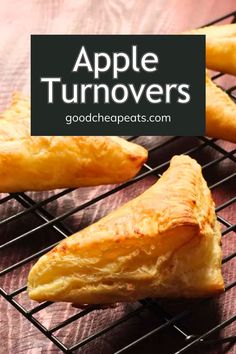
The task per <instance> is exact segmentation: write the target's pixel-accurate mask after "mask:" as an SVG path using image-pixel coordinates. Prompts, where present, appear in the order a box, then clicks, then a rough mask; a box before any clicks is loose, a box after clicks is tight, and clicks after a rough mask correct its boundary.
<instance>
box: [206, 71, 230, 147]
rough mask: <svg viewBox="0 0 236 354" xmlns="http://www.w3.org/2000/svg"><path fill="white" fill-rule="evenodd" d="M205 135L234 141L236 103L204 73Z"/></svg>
mask: <svg viewBox="0 0 236 354" xmlns="http://www.w3.org/2000/svg"><path fill="white" fill-rule="evenodd" d="M206 135H208V136H211V137H213V138H220V139H225V140H229V141H232V142H235V143H236V104H235V103H234V102H233V101H232V100H231V99H230V98H229V96H228V95H227V94H226V93H225V92H224V91H222V90H221V89H220V88H219V87H217V86H216V85H215V84H214V82H213V81H212V80H211V79H210V78H209V77H208V75H206Z"/></svg>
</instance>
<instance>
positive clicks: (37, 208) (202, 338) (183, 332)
mask: <svg viewBox="0 0 236 354" xmlns="http://www.w3.org/2000/svg"><path fill="white" fill-rule="evenodd" d="M224 19H230V20H231V22H236V12H234V13H231V14H229V15H227V16H224V17H222V18H220V19H218V20H215V21H213V22H211V24H214V23H217V22H220V21H222V20H224ZM222 75H223V74H218V75H216V76H215V77H214V78H215V79H217V78H219V77H220V76H222ZM226 92H227V93H228V94H229V96H230V97H231V98H232V99H233V100H235V101H236V86H234V87H231V88H229V89H227V90H226ZM135 139H137V137H130V138H129V140H135ZM182 139H183V138H181V137H172V138H168V139H167V140H165V141H164V142H161V143H158V144H157V145H156V146H153V147H152V148H151V149H150V153H153V152H155V151H156V150H157V149H158V151H159V153H160V152H161V151H162V149H165V148H166V147H168V146H171V144H173V143H175V144H176V143H177V144H178V143H179V142H181V140H182ZM195 141H197V144H194V145H193V146H190V148H189V149H188V150H187V151H184V152H183V153H185V154H188V155H192V154H195V153H199V152H202V151H204V150H205V149H207V148H211V149H212V150H214V151H216V152H217V153H218V157H217V158H215V159H213V160H211V161H209V162H207V163H205V164H203V166H202V167H203V172H204V173H205V172H207V171H208V170H209V169H210V168H212V167H214V166H218V165H219V164H221V163H223V162H224V161H225V160H227V159H229V160H231V161H232V162H234V163H235V162H236V156H235V153H236V149H234V150H231V151H226V150H225V149H224V148H222V147H221V145H220V144H218V141H217V140H216V139H208V138H206V137H198V138H196V140H195ZM168 164H169V160H168V161H167V160H166V161H164V162H163V163H161V164H159V165H157V166H153V163H150V161H149V160H148V162H147V163H146V164H145V166H144V170H143V171H142V172H141V173H140V174H139V175H138V176H137V177H135V178H134V179H132V180H131V181H128V182H126V183H123V184H122V185H118V186H116V187H114V188H112V189H110V190H108V191H105V192H104V193H102V194H100V195H98V196H96V197H95V198H93V199H92V200H90V201H86V202H84V203H82V204H81V205H78V206H75V207H73V208H71V209H70V210H68V211H66V212H64V213H62V214H60V215H59V216H54V215H52V213H50V212H49V211H48V210H46V206H47V205H48V204H50V203H52V202H54V201H57V200H59V199H61V198H64V197H65V196H67V195H70V194H71V193H73V191H74V190H73V189H66V190H63V191H60V192H58V193H56V194H53V195H51V196H49V197H47V198H46V199H43V200H41V201H35V200H34V199H33V197H31V196H29V195H28V194H26V193H14V194H9V195H5V196H3V197H2V199H0V205H2V207H3V206H4V205H5V204H6V203H8V202H10V201H12V200H15V201H17V202H18V203H20V204H21V206H22V207H23V208H22V210H20V211H18V212H17V213H16V214H13V215H10V216H8V217H7V218H5V219H3V220H1V221H0V227H4V226H7V225H9V224H10V223H13V222H18V221H19V220H20V219H21V218H23V217H25V216H27V215H29V214H30V215H34V216H36V217H37V218H38V220H39V225H37V226H36V227H33V228H30V229H29V230H27V231H25V232H24V233H22V234H20V235H18V236H16V237H14V238H12V239H10V240H8V241H7V242H5V243H3V244H1V245H0V251H1V252H4V250H6V249H7V248H8V247H10V246H12V247H15V245H17V243H18V242H20V241H24V240H30V237H31V236H32V235H34V234H35V233H36V232H38V231H43V230H45V231H48V230H51V231H52V232H54V233H56V234H57V235H58V239H62V238H65V237H68V236H69V235H70V234H71V233H72V231H71V230H69V229H68V227H66V226H65V224H64V221H65V220H66V219H67V218H68V217H70V216H71V215H74V214H75V213H77V212H79V211H82V210H85V209H86V208H88V207H90V206H92V205H94V204H95V203H97V202H99V201H102V200H104V199H105V198H107V197H109V196H111V195H113V194H115V193H117V192H118V191H121V190H123V189H125V188H127V187H128V186H131V185H134V184H135V183H137V182H138V181H140V180H143V179H145V178H147V177H148V176H151V175H153V176H155V178H158V174H159V173H160V172H161V171H162V170H163V169H165V168H166V167H168ZM235 178H236V173H234V172H233V173H232V174H229V175H227V176H224V177H223V178H222V179H220V180H218V181H214V183H212V184H210V189H211V190H214V189H215V188H219V187H221V186H223V187H224V186H225V185H226V184H227V183H230V182H231V183H232V181H234V180H235ZM235 202H236V197H235V196H230V197H229V199H228V200H227V201H225V202H224V203H223V204H221V205H218V206H217V207H216V212H217V213H219V212H221V211H223V210H224V209H225V208H227V207H229V206H231V205H232V204H233V203H235ZM217 217H218V220H219V221H220V223H221V224H222V225H223V226H224V231H223V236H224V237H226V236H227V235H229V234H230V233H231V232H235V231H236V225H233V224H232V223H231V222H230V221H229V220H226V219H225V218H223V217H222V216H221V215H219V214H217ZM55 244H56V243H53V244H50V245H47V246H46V247H43V248H42V249H40V250H38V251H36V252H34V253H33V254H30V255H28V256H27V257H25V258H24V259H22V260H19V261H18V262H16V263H13V264H10V265H7V266H6V267H5V268H3V269H1V270H0V276H1V277H3V276H5V275H8V276H11V274H13V272H14V271H15V270H17V269H18V268H19V267H21V266H26V265H27V264H29V263H30V262H31V261H32V260H36V259H37V258H38V257H39V256H41V255H42V254H44V253H45V252H47V251H48V250H50V249H51V248H52V247H54V246H55ZM234 257H236V250H235V251H234V252H233V253H232V254H230V255H227V256H226V257H225V258H224V259H223V264H225V263H227V262H229V261H230V260H232V259H233V258H234ZM234 287H236V280H235V281H233V280H232V281H230V283H229V284H226V292H225V294H226V293H227V292H229V291H231V290H232V289H233V288H234ZM25 291H26V286H21V287H19V288H17V289H14V290H13V291H10V292H9V291H8V290H7V289H4V287H1V288H0V294H1V295H2V296H3V297H4V298H5V300H7V301H8V302H9V303H10V304H11V305H12V306H14V307H15V309H16V310H18V311H19V312H20V313H21V314H22V315H23V316H24V317H25V318H26V319H27V320H28V321H30V322H31V323H32V324H33V325H34V326H35V327H37V328H38V329H39V330H40V331H41V332H42V333H43V334H44V335H45V336H46V337H47V338H48V339H49V340H51V341H52V342H53V343H54V344H55V345H56V346H57V347H58V348H59V350H61V351H62V352H64V353H74V352H75V351H76V350H77V349H79V348H82V347H83V346H84V345H86V344H88V343H90V342H92V341H94V340H98V339H99V338H101V336H103V335H104V334H105V333H109V332H110V331H112V330H114V329H115V328H116V327H117V326H120V325H124V324H125V323H127V322H128V321H130V320H131V319H132V318H134V317H135V316H137V315H140V314H141V313H143V312H144V311H146V310H147V311H149V312H150V315H151V316H153V317H156V318H158V320H159V323H158V325H157V326H154V328H152V329H151V330H149V331H147V332H145V333H142V334H140V335H139V336H138V338H135V339H134V340H132V341H131V342H130V343H128V344H126V345H125V346H123V347H122V346H121V347H120V349H118V350H117V351H116V353H123V352H126V351H127V350H129V349H132V348H136V350H137V351H136V352H138V346H139V345H140V343H142V342H143V341H144V340H146V339H147V338H153V337H155V336H158V335H161V333H162V332H163V331H164V330H165V329H167V328H172V329H173V330H174V331H175V332H177V333H178V334H179V335H180V337H181V338H182V344H181V346H180V349H178V350H177V351H175V354H180V353H184V352H187V351H189V350H190V349H192V348H195V347H197V348H204V351H207V348H208V346H209V345H210V346H219V345H222V344H224V343H234V342H235V341H236V335H230V336H221V337H220V338H218V337H217V338H214V335H215V334H217V333H218V332H219V331H220V330H222V329H224V328H226V327H227V326H229V325H230V324H232V323H233V322H235V321H236V315H235V314H234V315H233V314H231V315H230V317H228V318H226V319H224V320H223V321H222V322H220V323H218V324H216V325H214V326H213V327H212V328H210V329H208V330H206V331H205V332H204V333H202V334H201V335H199V336H196V335H194V334H193V333H192V332H191V330H188V329H187V328H186V326H185V325H184V323H183V320H184V319H185V318H186V317H188V316H194V315H195V314H196V311H201V307H202V306H204V304H206V303H210V302H211V301H212V299H204V300H198V301H195V302H194V306H193V305H192V303H191V304H187V305H186V306H185V307H184V309H182V310H181V311H179V312H176V313H169V312H168V311H166V309H165V306H163V304H162V302H160V301H158V300H153V299H145V300H143V301H140V302H139V303H137V304H136V306H135V308H132V309H131V311H129V312H128V313H126V314H125V315H124V316H122V317H120V318H119V319H117V320H115V321H113V322H112V323H110V324H108V325H106V326H104V327H103V328H101V329H100V330H98V331H96V332H94V333H93V334H90V335H88V336H87V337H85V338H83V339H81V340H79V341H78V342H76V343H74V344H73V345H70V346H68V345H66V344H65V343H63V341H62V340H60V339H59V338H58V336H57V335H56V334H55V332H56V331H58V330H60V329H63V328H65V327H66V326H67V325H69V324H72V323H73V322H74V321H76V320H78V319H81V318H85V317H86V316H89V315H90V314H91V313H93V312H95V311H97V310H99V309H100V307H99V306H89V307H87V308H85V309H82V310H79V309H78V311H77V312H76V313H74V314H73V315H71V316H69V317H68V318H66V319H65V320H64V321H62V322H60V323H58V324H56V325H54V326H53V327H51V328H49V329H48V328H46V327H45V326H44V325H43V323H41V321H40V320H39V319H37V315H38V314H39V313H40V311H43V310H44V309H46V308H48V307H50V306H52V305H53V304H52V303H50V302H44V303H41V304H37V305H36V306H34V307H32V308H31V309H27V308H26V307H25V306H23V305H22V304H20V302H19V301H18V300H17V296H18V295H19V294H22V293H24V292H25ZM225 294H223V295H221V296H226V295H225ZM209 338H210V339H209ZM167 345H168V343H167ZM154 352H155V350H154Z"/></svg>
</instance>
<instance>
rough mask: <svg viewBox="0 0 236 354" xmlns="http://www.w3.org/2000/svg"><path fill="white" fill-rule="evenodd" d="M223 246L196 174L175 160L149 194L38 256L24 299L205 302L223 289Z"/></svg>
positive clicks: (190, 164)
mask: <svg viewBox="0 0 236 354" xmlns="http://www.w3.org/2000/svg"><path fill="white" fill-rule="evenodd" d="M220 239H221V233H220V226H219V224H218V222H217V220H216V215H215V210H214V202H213V200H212V197H211V193H210V190H209V189H208V187H207V184H206V182H205V180H204V179H203V176H202V173H201V167H200V166H199V164H198V163H197V162H196V161H195V160H193V159H191V158H190V157H188V156H183V155H181V156H175V157H173V158H172V160H171V163H170V167H169V169H168V170H167V171H166V172H165V173H164V174H163V176H162V177H161V178H160V179H159V180H158V182H157V183H156V184H154V185H153V186H152V187H151V188H149V189H148V190H147V191H145V192H144V193H143V194H141V195H140V196H139V197H137V198H135V199H133V200H131V201H130V202H128V203H127V204H125V205H123V206H122V207H120V208H119V209H117V210H116V211H113V212H112V213H110V214H109V215H107V216H106V217H104V218H102V219H101V220H100V221H98V222H96V223H95V224H93V225H91V226H89V227H87V228H85V229H84V230H82V231H79V232H77V233H76V234H74V235H73V236H71V237H69V238H67V239H66V240H64V241H62V242H61V243H60V244H59V245H58V246H57V247H55V248H54V249H53V250H52V251H50V252H49V253H47V254H46V255H44V256H42V257H41V258H40V259H39V260H38V262H37V263H36V264H35V265H34V266H33V268H32V269H31V271H30V274H29V278H28V292H29V296H30V298H31V299H33V300H37V301H43V300H50V301H69V302H72V303H74V304H77V305H79V304H97V303H114V302H117V301H135V300H138V299H142V298H145V297H190V298H191V297H201V296H209V295H212V294H215V293H218V292H221V291H222V290H223V289H224V283H223V278H222V275H221V248H220Z"/></svg>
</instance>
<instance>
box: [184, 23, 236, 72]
mask: <svg viewBox="0 0 236 354" xmlns="http://www.w3.org/2000/svg"><path fill="white" fill-rule="evenodd" d="M188 33H189V34H203V35H206V66H207V68H208V69H211V70H216V71H221V72H223V73H228V74H232V75H236V24H235V23H234V24H227V25H220V26H208V27H203V28H199V29H197V30H192V31H190V32H188Z"/></svg>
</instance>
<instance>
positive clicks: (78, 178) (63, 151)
mask: <svg viewBox="0 0 236 354" xmlns="http://www.w3.org/2000/svg"><path fill="white" fill-rule="evenodd" d="M146 159H147V151H146V150H145V149H144V148H143V147H141V146H139V145H137V144H133V143H131V142H128V141H126V140H125V139H122V138H119V137H109V136H98V137H93V136H78V137H70V136H68V137H60V136H58V137H54V136H48V137H36V136H34V137H33V136H30V103H29V99H28V98H27V97H24V96H23V95H21V94H15V95H14V96H13V101H12V104H11V106H10V107H9V108H7V109H6V110H5V111H4V112H3V113H2V114H0V192H22V191H29V190H35V191H36V190H37V191H39V190H50V189H56V188H67V187H81V186H94V185H100V184H111V183H120V182H124V181H126V180H129V179H130V178H132V177H133V176H135V175H136V174H137V173H138V171H139V170H140V168H141V166H142V165H143V163H144V162H145V161H146Z"/></svg>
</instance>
